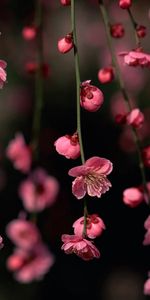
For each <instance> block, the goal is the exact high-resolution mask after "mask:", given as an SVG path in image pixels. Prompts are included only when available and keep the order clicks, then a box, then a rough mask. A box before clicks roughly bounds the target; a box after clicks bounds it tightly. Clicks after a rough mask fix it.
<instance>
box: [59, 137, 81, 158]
mask: <svg viewBox="0 0 150 300" xmlns="http://www.w3.org/2000/svg"><path fill="white" fill-rule="evenodd" d="M54 146H55V147H56V151H57V152H58V153H59V154H61V155H64V156H65V157H66V158H72V159H76V158H78V157H79V156H80V145H79V139H78V134H77V133H74V134H73V135H72V136H71V135H65V136H61V137H60V138H58V139H57V140H56V141H55V143H54Z"/></svg>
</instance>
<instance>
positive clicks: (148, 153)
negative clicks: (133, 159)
mask: <svg viewBox="0 0 150 300" xmlns="http://www.w3.org/2000/svg"><path fill="white" fill-rule="evenodd" d="M142 156H143V160H144V165H145V166H146V167H150V146H147V147H145V148H144V149H143V150H142Z"/></svg>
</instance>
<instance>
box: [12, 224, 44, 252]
mask: <svg viewBox="0 0 150 300" xmlns="http://www.w3.org/2000/svg"><path fill="white" fill-rule="evenodd" d="M6 233H7V236H8V237H9V238H10V239H11V241H12V242H13V243H15V244H16V246H18V247H20V248H23V249H26V250H29V249H32V248H33V247H34V246H36V244H37V243H38V242H39V241H40V233H39V232H38V229H37V227H36V225H35V224H33V222H31V221H27V220H21V219H16V220H13V221H11V222H10V223H9V224H8V225H7V227H6Z"/></svg>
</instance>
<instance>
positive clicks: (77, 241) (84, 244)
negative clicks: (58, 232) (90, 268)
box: [61, 234, 100, 260]
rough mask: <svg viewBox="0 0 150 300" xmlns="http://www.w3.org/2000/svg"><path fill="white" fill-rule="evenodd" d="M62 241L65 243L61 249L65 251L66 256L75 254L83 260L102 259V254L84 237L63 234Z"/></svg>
mask: <svg viewBox="0 0 150 300" xmlns="http://www.w3.org/2000/svg"><path fill="white" fill-rule="evenodd" d="M61 239H62V242H63V243H64V244H63V245H62V247H61V249H62V250H64V251H65V253H66V254H72V253H75V254H76V255H77V256H79V257H81V258H82V259H83V260H91V259H93V258H94V257H95V258H99V257H100V252H99V250H98V249H97V248H96V247H95V246H94V245H93V243H92V242H90V241H88V240H86V239H83V238H82V237H79V236H76V235H69V234H63V235H62V237H61Z"/></svg>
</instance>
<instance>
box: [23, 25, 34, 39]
mask: <svg viewBox="0 0 150 300" xmlns="http://www.w3.org/2000/svg"><path fill="white" fill-rule="evenodd" d="M36 35H37V28H36V27H35V26H25V27H24V28H23V30H22V36H23V38H24V39H25V40H27V41H30V40H33V39H35V37H36Z"/></svg>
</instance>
